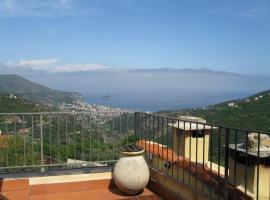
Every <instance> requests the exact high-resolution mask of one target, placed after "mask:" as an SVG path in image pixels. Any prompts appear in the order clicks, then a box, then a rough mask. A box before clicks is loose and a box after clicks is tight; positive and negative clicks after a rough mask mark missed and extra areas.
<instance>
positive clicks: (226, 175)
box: [224, 128, 230, 200]
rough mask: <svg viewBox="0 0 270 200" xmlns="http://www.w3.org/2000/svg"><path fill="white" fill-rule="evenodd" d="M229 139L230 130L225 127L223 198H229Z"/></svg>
mask: <svg viewBox="0 0 270 200" xmlns="http://www.w3.org/2000/svg"><path fill="white" fill-rule="evenodd" d="M229 140H230V130H229V129H228V128H227V129H226V133H225V182H224V187H225V188H224V189H225V193H224V199H225V200H228V199H229V194H228V177H229Z"/></svg>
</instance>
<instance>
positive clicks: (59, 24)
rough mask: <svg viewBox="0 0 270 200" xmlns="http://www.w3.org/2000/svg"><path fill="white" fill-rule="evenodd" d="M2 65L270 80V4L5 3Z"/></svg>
mask: <svg viewBox="0 0 270 200" xmlns="http://www.w3.org/2000/svg"><path fill="white" fill-rule="evenodd" d="M0 62H1V63H2V64H5V65H7V66H16V67H18V66H20V67H25V68H34V69H41V70H52V71H76V70H91V69H99V68H106V67H113V68H209V69H213V70H224V71H231V72H240V73H247V74H270V0H42V1H41V0H0Z"/></svg>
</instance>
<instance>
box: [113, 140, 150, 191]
mask: <svg viewBox="0 0 270 200" xmlns="http://www.w3.org/2000/svg"><path fill="white" fill-rule="evenodd" d="M120 151H121V157H120V159H119V160H118V161H117V163H116V165H115V167H114V170H113V174H112V177H113V180H114V182H115V184H116V186H117V187H118V189H119V190H120V191H122V192H124V193H127V194H129V195H135V194H137V193H139V192H141V191H142V190H143V189H144V188H145V186H146V185H147V183H148V181H149V176H150V173H149V168H148V165H147V163H146V161H145V159H144V157H143V153H144V149H142V148H140V147H137V146H136V145H126V146H124V147H123V148H122V149H121V150H120Z"/></svg>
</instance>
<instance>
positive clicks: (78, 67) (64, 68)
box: [51, 64, 108, 72]
mask: <svg viewBox="0 0 270 200" xmlns="http://www.w3.org/2000/svg"><path fill="white" fill-rule="evenodd" d="M106 68H108V67H107V66H105V65H101V64H65V65H59V66H55V67H53V68H52V69H51V71H53V72H78V71H91V70H100V69H106Z"/></svg>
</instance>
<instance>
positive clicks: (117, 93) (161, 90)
mask: <svg viewBox="0 0 270 200" xmlns="http://www.w3.org/2000/svg"><path fill="white" fill-rule="evenodd" d="M2 69H4V68H3V67H2ZM0 73H16V74H18V75H21V76H23V77H25V78H27V79H29V80H31V81H34V82H36V83H40V84H43V85H46V86H48V87H51V88H55V89H58V90H64V91H74V92H79V93H81V94H82V95H83V96H84V97H85V100H86V101H87V102H88V103H93V104H105V105H110V106H113V107H120V108H126V109H137V110H145V111H157V110H164V109H178V110H179V109H184V108H195V107H203V106H207V105H210V104H215V103H220V102H223V101H227V100H232V99H238V98H244V97H247V96H249V95H253V94H255V93H257V92H261V91H264V90H268V89H270V76H267V75H242V74H235V73H229V72H223V71H212V70H209V69H199V70H196V69H170V68H164V69H115V68H109V69H102V70H91V71H84V72H50V73H49V72H45V71H35V70H16V71H12V70H10V71H9V70H7V69H4V70H2V71H1V67H0Z"/></svg>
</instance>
